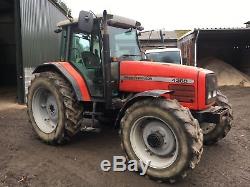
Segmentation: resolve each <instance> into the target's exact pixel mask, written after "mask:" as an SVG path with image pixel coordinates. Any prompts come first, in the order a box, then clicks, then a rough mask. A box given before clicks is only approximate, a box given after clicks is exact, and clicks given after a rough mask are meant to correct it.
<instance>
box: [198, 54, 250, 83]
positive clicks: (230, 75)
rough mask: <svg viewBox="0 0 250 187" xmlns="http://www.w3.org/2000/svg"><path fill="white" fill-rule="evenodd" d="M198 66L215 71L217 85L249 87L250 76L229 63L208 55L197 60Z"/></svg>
mask: <svg viewBox="0 0 250 187" xmlns="http://www.w3.org/2000/svg"><path fill="white" fill-rule="evenodd" d="M198 64H199V66H200V67H202V68H205V69H209V70H211V71H213V72H215V73H216V75H217V78H218V85H219V86H238V85H240V86H244V87H250V77H249V76H248V75H246V74H244V73H242V72H241V71H239V70H237V69H236V68H234V67H233V66H231V65H230V64H228V63H226V62H224V61H222V60H219V59H216V58H213V57H209V58H206V59H203V60H201V61H199V63H198Z"/></svg>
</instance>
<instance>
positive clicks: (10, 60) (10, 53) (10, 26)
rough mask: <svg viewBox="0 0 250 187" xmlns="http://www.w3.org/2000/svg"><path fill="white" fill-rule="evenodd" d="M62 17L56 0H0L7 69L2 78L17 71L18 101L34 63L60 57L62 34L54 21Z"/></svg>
mask: <svg viewBox="0 0 250 187" xmlns="http://www.w3.org/2000/svg"><path fill="white" fill-rule="evenodd" d="M65 19H67V16H66V12H65V11H64V10H63V9H62V8H61V7H60V6H59V5H58V4H57V3H56V2H55V0H0V33H2V35H1V37H0V47H1V46H2V47H3V48H4V49H5V55H4V56H6V58H5V60H4V62H1V64H3V63H5V64H6V65H5V67H4V68H9V69H10V75H9V76H8V74H6V75H4V77H5V78H9V77H11V78H13V79H15V78H14V77H13V75H12V73H15V74H16V81H13V82H16V86H17V97H18V101H19V102H20V103H23V102H24V99H25V93H26V92H27V87H28V84H29V82H30V80H31V78H32V70H33V69H34V67H36V66H37V65H39V64H41V63H43V62H46V61H54V60H58V59H59V51H60V50H59V46H60V37H61V36H60V34H55V33H54V30H55V28H56V24H57V22H59V21H62V20H65ZM6 37H8V38H9V39H8V38H6ZM13 65H14V66H13ZM15 66H16V67H15ZM2 82H3V81H2ZM6 83H7V82H6ZM0 86H1V85H0Z"/></svg>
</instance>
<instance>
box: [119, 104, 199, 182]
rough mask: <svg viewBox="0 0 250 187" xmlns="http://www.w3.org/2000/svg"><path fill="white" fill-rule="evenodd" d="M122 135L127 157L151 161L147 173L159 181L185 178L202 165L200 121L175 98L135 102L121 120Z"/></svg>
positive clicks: (145, 161)
mask: <svg viewBox="0 0 250 187" xmlns="http://www.w3.org/2000/svg"><path fill="white" fill-rule="evenodd" d="M121 138H122V148H123V149H124V151H125V153H126V156H127V158H128V159H129V160H137V161H139V160H141V161H142V162H143V163H144V165H145V164H148V162H149V161H150V163H149V168H148V170H147V173H146V175H147V176H149V177H150V178H152V179H155V180H157V181H170V182H174V181H176V180H178V179H179V178H183V177H185V176H186V173H187V171H188V170H190V169H193V168H194V167H195V166H196V165H197V164H198V162H199V160H200V157H201V154H202V150H203V144H202V141H203V136H202V132H201V129H200V127H199V124H198V122H197V120H195V119H194V118H193V117H192V115H191V113H190V112H189V110H187V109H185V108H183V107H182V106H181V105H179V104H178V102H177V101H172V100H163V99H147V100H143V101H139V102H137V103H135V104H133V105H132V106H131V107H130V108H128V109H127V111H126V114H125V115H124V117H123V118H122V120H121ZM139 167H140V166H139Z"/></svg>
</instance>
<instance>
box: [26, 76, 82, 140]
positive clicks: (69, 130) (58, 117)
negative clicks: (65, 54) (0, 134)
mask: <svg viewBox="0 0 250 187" xmlns="http://www.w3.org/2000/svg"><path fill="white" fill-rule="evenodd" d="M27 105H28V107H27V108H28V116H29V119H30V122H31V125H32V127H33V129H34V131H35V132H36V134H37V135H38V136H39V138H40V139H41V140H43V141H44V142H46V143H50V144H62V143H65V141H66V140H69V139H70V138H71V137H72V136H73V135H74V134H76V133H77V132H78V131H79V129H80V126H79V124H78V122H79V120H80V118H81V114H82V111H83V109H82V107H81V106H80V105H79V103H78V102H77V100H76V95H75V94H74V91H73V90H72V87H71V85H70V84H69V83H68V82H67V81H66V80H65V79H64V78H63V77H62V76H61V75H60V74H57V73H54V72H43V73H40V74H39V75H37V76H36V77H35V78H34V79H33V80H32V81H31V85H30V87H29V91H28V97H27Z"/></svg>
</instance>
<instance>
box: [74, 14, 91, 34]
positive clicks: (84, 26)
mask: <svg viewBox="0 0 250 187" xmlns="http://www.w3.org/2000/svg"><path fill="white" fill-rule="evenodd" d="M93 25H94V17H93V14H92V13H90V12H87V11H83V10H82V11H81V12H80V14H79V19H78V28H79V29H80V30H81V31H83V32H87V33H91V32H92V30H93Z"/></svg>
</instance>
